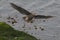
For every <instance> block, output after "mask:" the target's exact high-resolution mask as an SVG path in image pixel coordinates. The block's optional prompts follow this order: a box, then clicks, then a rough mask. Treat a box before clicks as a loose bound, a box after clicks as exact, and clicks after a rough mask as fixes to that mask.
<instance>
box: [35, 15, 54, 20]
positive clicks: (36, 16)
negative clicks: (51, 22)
mask: <svg viewBox="0 0 60 40" xmlns="http://www.w3.org/2000/svg"><path fill="white" fill-rule="evenodd" d="M52 17H53V16H45V15H35V16H34V18H35V19H48V18H52Z"/></svg>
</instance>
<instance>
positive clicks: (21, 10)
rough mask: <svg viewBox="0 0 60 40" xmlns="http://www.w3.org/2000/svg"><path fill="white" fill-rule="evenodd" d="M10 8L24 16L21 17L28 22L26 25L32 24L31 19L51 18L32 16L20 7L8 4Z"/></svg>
mask: <svg viewBox="0 0 60 40" xmlns="http://www.w3.org/2000/svg"><path fill="white" fill-rule="evenodd" d="M10 4H11V6H12V7H13V8H14V9H15V10H17V11H19V12H20V13H21V14H23V15H25V16H24V17H23V19H24V21H26V22H28V23H32V22H33V19H48V18H52V17H53V16H46V15H36V14H33V13H31V12H29V11H27V10H25V9H24V8H22V7H19V6H17V5H16V4H14V3H10Z"/></svg>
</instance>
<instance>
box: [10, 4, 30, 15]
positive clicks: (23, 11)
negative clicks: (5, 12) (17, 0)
mask: <svg viewBox="0 0 60 40" xmlns="http://www.w3.org/2000/svg"><path fill="white" fill-rule="evenodd" d="M10 4H11V6H12V7H13V8H15V9H16V10H18V11H19V12H20V13H21V14H24V15H30V14H31V13H30V12H28V11H27V10H25V9H23V8H22V7H19V6H17V5H15V4H13V3H10Z"/></svg>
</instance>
